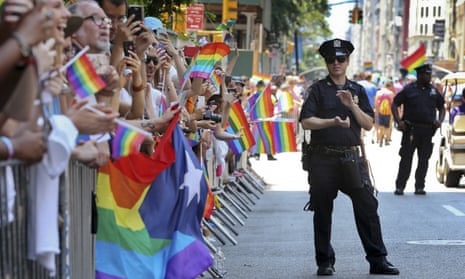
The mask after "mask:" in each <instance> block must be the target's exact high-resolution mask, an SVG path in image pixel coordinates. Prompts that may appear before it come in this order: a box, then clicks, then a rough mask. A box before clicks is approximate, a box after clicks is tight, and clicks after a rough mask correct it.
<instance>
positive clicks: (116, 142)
mask: <svg viewBox="0 0 465 279" xmlns="http://www.w3.org/2000/svg"><path fill="white" fill-rule="evenodd" d="M117 124H118V125H117V126H116V131H115V136H114V137H113V141H112V145H111V147H112V152H111V156H112V157H113V159H118V158H120V157H124V156H128V155H129V154H131V153H137V152H139V147H140V145H141V144H142V142H143V141H144V139H145V138H147V137H151V136H152V135H151V134H150V133H148V132H146V131H144V130H142V129H139V128H137V127H134V126H132V125H130V124H127V123H125V122H123V121H121V120H117Z"/></svg>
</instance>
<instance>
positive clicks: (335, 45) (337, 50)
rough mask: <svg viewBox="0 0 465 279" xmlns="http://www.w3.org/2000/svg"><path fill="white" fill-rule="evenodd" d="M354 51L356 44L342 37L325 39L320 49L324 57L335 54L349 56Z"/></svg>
mask: <svg viewBox="0 0 465 279" xmlns="http://www.w3.org/2000/svg"><path fill="white" fill-rule="evenodd" d="M352 51H354V45H353V44H352V43H351V42H349V41H345V40H341V39H333V40H329V41H325V42H323V43H322V44H321V46H320V48H319V49H318V52H320V54H321V56H323V57H324V58H326V57H334V56H349V55H350V54H351V53H352Z"/></svg>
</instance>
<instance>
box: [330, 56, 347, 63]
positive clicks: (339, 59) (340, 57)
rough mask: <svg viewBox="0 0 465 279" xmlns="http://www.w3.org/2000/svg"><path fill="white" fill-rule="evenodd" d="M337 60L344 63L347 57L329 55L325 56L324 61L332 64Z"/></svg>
mask: <svg viewBox="0 0 465 279" xmlns="http://www.w3.org/2000/svg"><path fill="white" fill-rule="evenodd" d="M336 60H337V62H339V63H344V62H346V61H347V57H345V56H331V57H326V58H325V62H326V64H333V63H334V62H336Z"/></svg>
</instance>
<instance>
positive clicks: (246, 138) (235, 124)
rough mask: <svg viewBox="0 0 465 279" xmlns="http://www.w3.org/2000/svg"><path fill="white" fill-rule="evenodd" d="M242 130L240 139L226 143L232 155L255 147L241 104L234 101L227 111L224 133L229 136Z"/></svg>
mask: <svg viewBox="0 0 465 279" xmlns="http://www.w3.org/2000/svg"><path fill="white" fill-rule="evenodd" d="M241 129H242V137H241V138H240V139H237V140H229V141H227V143H228V145H229V148H231V150H232V151H233V153H234V154H241V153H242V152H244V151H246V150H248V149H249V148H250V147H252V146H253V145H255V139H254V136H253V135H252V132H251V131H250V127H249V122H248V121H247V117H246V116H245V113H244V110H243V109H242V105H241V102H240V101H239V100H236V101H235V102H234V103H233V104H232V106H231V109H230V111H229V126H228V127H227V128H226V131H227V132H228V133H231V134H236V133H238V132H239V131H240V130H241Z"/></svg>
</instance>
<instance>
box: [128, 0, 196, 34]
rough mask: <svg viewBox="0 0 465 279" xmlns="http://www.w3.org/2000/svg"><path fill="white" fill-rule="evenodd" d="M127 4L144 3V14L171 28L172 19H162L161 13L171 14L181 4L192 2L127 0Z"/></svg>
mask: <svg viewBox="0 0 465 279" xmlns="http://www.w3.org/2000/svg"><path fill="white" fill-rule="evenodd" d="M128 2H129V4H138V5H144V13H145V16H153V17H157V18H159V19H160V20H162V21H165V22H163V23H164V24H165V27H166V28H171V26H172V19H171V18H169V19H168V20H164V19H163V17H162V16H160V15H162V14H164V13H168V14H170V15H172V14H173V13H174V12H177V11H178V9H179V7H180V5H181V4H186V5H189V4H192V3H193V2H194V1H193V0H128Z"/></svg>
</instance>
